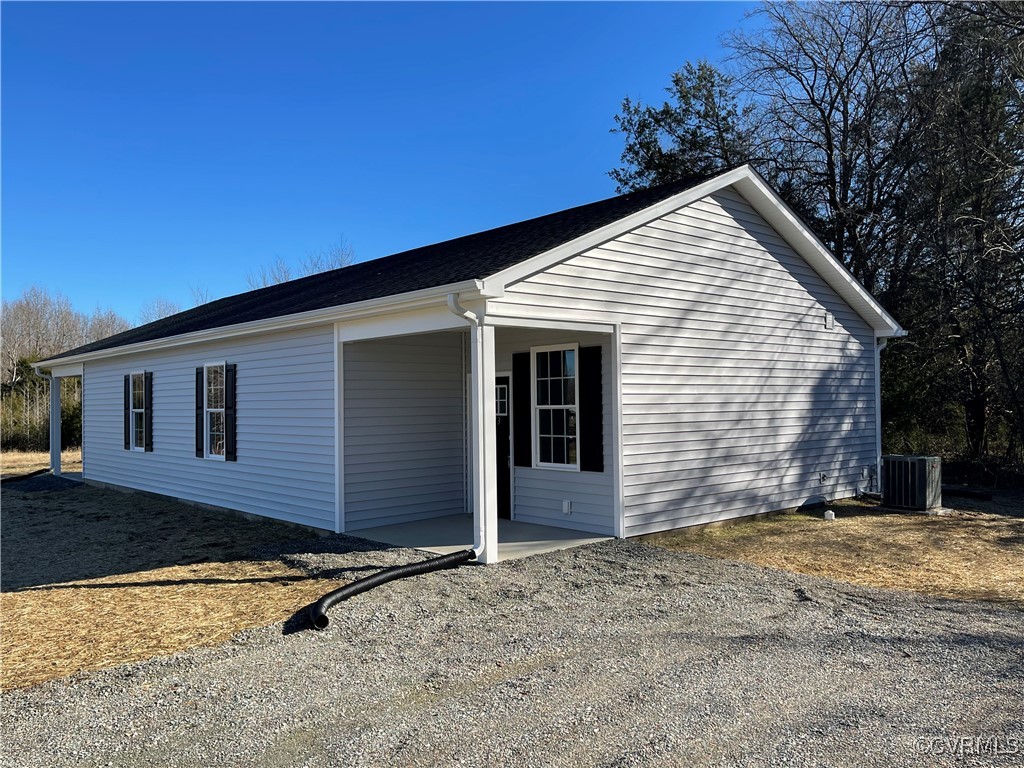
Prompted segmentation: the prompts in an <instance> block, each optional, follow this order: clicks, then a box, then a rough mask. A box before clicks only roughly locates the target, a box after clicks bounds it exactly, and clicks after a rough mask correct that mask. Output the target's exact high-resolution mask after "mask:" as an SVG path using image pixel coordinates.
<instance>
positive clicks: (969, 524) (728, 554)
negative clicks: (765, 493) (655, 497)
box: [645, 492, 1024, 609]
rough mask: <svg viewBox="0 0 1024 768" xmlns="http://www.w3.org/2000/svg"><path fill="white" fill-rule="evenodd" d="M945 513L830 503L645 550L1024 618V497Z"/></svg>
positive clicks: (955, 506) (1004, 496)
mask: <svg viewBox="0 0 1024 768" xmlns="http://www.w3.org/2000/svg"><path fill="white" fill-rule="evenodd" d="M945 504H946V507H945V508H944V509H943V511H942V513H941V514H938V515H924V514H916V513H911V512H898V511H893V510H882V509H879V508H878V507H877V506H876V505H875V504H874V503H872V502H858V501H854V500H847V501H841V502H834V503H833V504H830V505H828V507H827V508H828V509H831V510H833V511H834V513H835V516H836V519H835V520H834V521H826V520H824V519H823V512H824V510H825V509H826V508H825V507H822V508H821V509H816V510H814V511H807V512H789V513H784V514H778V515H772V516H768V517H762V518H757V519H753V520H749V521H741V522H738V523H735V524H733V525H727V526H721V527H717V528H702V529H694V530H687V529H683V530H680V531H674V532H671V533H663V534H653V535H651V536H648V537H645V540H646V541H647V542H648V543H651V544H656V545H658V546H662V547H665V548H668V549H672V550H677V551H685V552H696V553H699V554H703V555H708V556H711V557H720V558H726V559H730V560H742V561H745V562H748V563H754V564H755V565H761V566H764V567H767V568H778V569H781V570H787V571H793V572H796V573H805V574H808V575H811V576H822V577H825V578H828V579H835V580H837V581H845V582H848V583H851V584H860V585H862V586H868V587H881V588H884V589H900V590H911V591H914V592H919V593H921V594H925V595H932V596H936V597H951V598H955V599H961V600H989V601H994V602H999V603H1004V604H1007V605H1009V606H1012V607H1016V608H1021V609H1024V493H1020V492H996V493H995V494H994V495H993V499H992V501H975V500H970V499H963V498H957V497H953V496H949V497H947V498H946V500H945Z"/></svg>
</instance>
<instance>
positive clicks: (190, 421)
mask: <svg viewBox="0 0 1024 768" xmlns="http://www.w3.org/2000/svg"><path fill="white" fill-rule="evenodd" d="M333 340H334V329H333V327H332V326H328V327H320V328H314V329H303V330H298V331H290V332H282V333H275V334H267V335H263V336H254V337H250V338H246V339H242V340H237V341H224V342H220V343H209V344H201V345H195V346H190V347H180V348H177V349H171V350H166V351H162V352H153V353H145V354H137V355H125V356H121V357H117V358H112V359H110V360H103V361H98V362H89V363H86V364H85V370H84V376H83V380H84V398H83V402H84V406H83V415H82V420H83V430H84V435H85V441H84V442H85V445H84V447H83V460H84V463H85V466H86V470H85V475H86V479H88V480H96V481H100V482H104V483H111V484H114V485H119V486H123V487H127V488H134V489H137V490H142V491H151V492H154V493H161V494H165V495H168V496H172V497H176V498H181V499H186V500H188V501H193V502H198V503H203V504H210V505H213V506H218V507H226V508H228V509H236V510H240V511H243V512H249V513H252V514H257V515H265V516H267V517H273V518H277V519H281V520H288V521H291V522H296V523H303V524H305V525H311V526H315V527H318V528H329V529H333V527H334V519H335V511H334V509H335V500H334V476H335V471H334V410H333V408H334V348H333ZM223 359H228V360H230V361H231V362H232V363H236V364H237V365H238V383H237V406H238V416H237V431H238V443H237V447H238V460H237V462H220V461H217V462H212V461H204V460H202V459H198V458H196V455H195V397H196V385H195V379H196V375H195V372H196V368H201V367H203V366H204V365H205V364H206V363H208V362H209V361H210V360H223ZM143 367H144V368H145V369H146V370H147V371H153V372H154V376H153V388H154V396H153V434H154V437H155V439H154V443H153V448H154V450H153V452H151V453H147V454H139V453H135V452H132V451H125V450H124V449H123V448H124V444H123V443H124V438H123V434H122V433H123V421H124V417H123V408H124V402H123V401H124V395H123V387H124V384H123V382H124V378H123V377H124V373H125V370H126V369H128V370H139V369H141V368H143Z"/></svg>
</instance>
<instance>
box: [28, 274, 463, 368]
mask: <svg viewBox="0 0 1024 768" xmlns="http://www.w3.org/2000/svg"><path fill="white" fill-rule="evenodd" d="M481 288H482V286H481V283H480V281H479V280H467V281H466V282H462V283H452V284H450V285H442V286H437V287H434V288H424V289H423V290H419V291H410V292H409V293H400V294H395V295H393V296H382V297H380V298H377V299H368V300H366V301H358V302H354V303H352V304H343V305H341V306H337V307H326V308H324V309H314V310H310V311H309V312H299V313H296V314H294V315H282V316H281V317H272V318H269V319H267V320H254V321H253V322H251V323H239V324H238V325H225V326H220V327H218V328H210V329H207V330H204V331H194V332H192V333H183V334H180V335H178V336H168V337H167V338H163V339H154V340H152V341H142V342H139V343H137V344H126V345H124V346H121V347H111V348H110V349H100V350H96V351H95V352H83V353H82V354H80V355H72V356H70V357H62V358H60V359H58V360H41V361H39V362H38V363H35V364H34V366H33V367H35V368H36V370H38V369H40V368H50V367H51V366H54V365H60V366H63V365H67V364H68V363H83V362H87V361H90V360H101V359H105V358H109V357H118V356H120V355H130V354H135V353H138V352H153V351H157V350H162V349H171V348H174V347H181V346H184V345H186V344H201V343H205V342H211V341H221V340H222V339H231V338H236V337H238V336H251V335H253V334H258V333H271V332H274V331H286V330H291V329H293V328H306V327H309V326H311V325H320V324H325V323H334V322H344V321H346V320H354V319H358V318H363V317H370V316H373V315H382V314H389V313H397V312H407V311H409V310H413V309H417V308H420V307H427V306H430V305H431V304H436V303H437V302H438V301H440V302H442V303H443V302H445V301H446V300H447V296H448V294H449V293H453V292H455V293H462V294H463V295H469V296H473V295H475V294H478V293H479V292H480V290H481Z"/></svg>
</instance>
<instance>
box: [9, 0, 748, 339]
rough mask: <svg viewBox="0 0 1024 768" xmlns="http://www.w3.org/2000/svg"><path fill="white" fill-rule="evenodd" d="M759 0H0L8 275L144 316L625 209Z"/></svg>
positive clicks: (80, 301) (13, 288)
mask: <svg viewBox="0 0 1024 768" xmlns="http://www.w3.org/2000/svg"><path fill="white" fill-rule="evenodd" d="M752 7H753V5H752V4H750V3H696V2H694V3H644V4H639V3H628V4H624V3H594V4H591V3H561V4H553V3H519V4H504V3H502V4H498V3H486V4H484V3H481V4H475V3H452V4H433V3H414V4H404V3H376V4H357V3H102V4H101V3H67V4H58V3H10V2H5V3H3V7H2V36H3V37H2V66H3V69H2V88H3V90H2V99H3V101H2V108H3V109H2V126H0V127H2V161H3V166H2V184H3V188H2V192H3V198H2V217H3V221H2V224H3V229H2V247H3V253H2V258H3V261H2V278H3V296H4V298H5V299H12V298H16V297H17V296H18V295H20V294H21V292H22V291H23V290H24V289H25V288H27V287H28V286H30V285H33V284H35V285H40V286H43V287H46V288H48V289H51V290H54V291H60V292H61V293H64V294H65V295H67V296H69V297H70V298H71V300H72V303H73V304H74V305H75V306H76V307H77V308H78V309H80V310H84V311H90V310H92V309H94V308H97V307H111V308H113V309H114V310H115V311H117V312H119V313H120V314H122V315H124V316H125V317H127V318H129V319H130V320H135V319H137V316H138V314H139V311H140V309H141V308H142V307H143V306H144V305H145V304H146V303H147V302H149V301H151V300H153V299H154V298H157V297H162V298H164V299H168V300H170V301H174V302H176V303H179V304H181V305H182V306H186V307H187V306H190V305H191V294H190V286H191V285H200V286H202V287H204V288H206V289H207V290H208V291H209V293H210V295H211V298H216V297H218V296H224V295H229V294H232V293H238V292H240V291H243V290H246V287H247V286H246V279H245V278H246V274H247V273H248V272H249V271H252V270H255V269H258V267H259V266H260V265H261V264H266V263H270V262H271V261H273V260H274V259H275V258H276V257H278V256H280V257H282V258H284V259H285V260H286V261H291V262H296V261H298V260H299V259H300V258H301V257H302V256H304V255H306V254H307V253H309V252H311V251H315V250H317V249H320V248H323V247H326V246H329V245H330V244H332V243H334V242H337V241H338V240H339V238H341V237H344V238H345V239H346V240H347V241H348V242H349V243H350V244H351V245H352V246H353V248H354V249H355V252H356V256H357V259H359V260H365V259H370V258H375V257H378V256H384V255H387V254H389V253H395V252H397V251H401V250H405V249H407V248H412V247H416V246H419V245H425V244H427V243H432V242H437V241H440V240H445V239H448V238H451V237H457V236H459V235H464V234H469V233H470V232H475V231H479V230H482V229H487V228H490V227H494V226H499V225H502V224H507V223H510V222H513V221H518V220H520V219H524V218H529V217H531V216H536V215H540V214H543V213H548V212H550V211H554V210H559V209H562V208H567V207H570V206H573V205H578V204H581V203H585V202H590V201H591V200H596V199H600V198H602V197H607V196H610V195H612V194H614V192H615V185H614V183H613V182H612V180H611V179H610V178H608V176H607V171H608V170H610V169H611V168H612V167H614V166H615V165H616V164H617V162H618V158H619V153H620V151H621V145H622V140H621V137H619V136H616V135H613V134H610V133H609V129H610V128H611V127H612V126H613V117H614V115H615V114H616V113H617V111H618V107H619V104H620V103H621V100H622V98H623V97H624V96H627V95H628V96H630V97H631V98H639V99H643V100H646V101H660V100H661V99H662V98H663V96H664V91H663V89H664V87H665V85H666V84H667V83H668V80H669V75H670V73H671V72H672V71H674V70H676V69H678V68H679V67H680V66H682V64H683V63H684V62H686V61H687V60H696V59H698V58H702V57H703V58H708V59H711V60H712V61H717V60H720V59H721V58H722V56H723V51H722V49H721V48H720V45H719V40H720V37H721V35H722V34H723V33H725V32H727V31H730V30H732V29H735V28H737V27H738V26H739V25H740V23H741V22H742V19H743V15H744V13H745V11H747V10H749V9H751V8H752Z"/></svg>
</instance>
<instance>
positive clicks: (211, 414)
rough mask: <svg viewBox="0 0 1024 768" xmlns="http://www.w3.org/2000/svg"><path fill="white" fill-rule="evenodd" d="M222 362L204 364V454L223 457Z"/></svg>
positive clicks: (214, 457) (224, 434)
mask: <svg viewBox="0 0 1024 768" xmlns="http://www.w3.org/2000/svg"><path fill="white" fill-rule="evenodd" d="M224 367H225V366H224V363H217V364H214V365H207V366H206V455H207V457H208V458H212V459H223V458H224V447H225V436H226V429H225V417H224Z"/></svg>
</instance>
